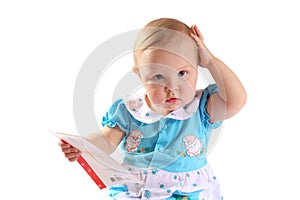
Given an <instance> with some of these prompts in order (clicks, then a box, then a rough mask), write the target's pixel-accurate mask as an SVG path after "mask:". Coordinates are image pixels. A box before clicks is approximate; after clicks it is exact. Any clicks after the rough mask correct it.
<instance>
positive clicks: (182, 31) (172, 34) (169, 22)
mask: <svg viewBox="0 0 300 200" xmlns="http://www.w3.org/2000/svg"><path fill="white" fill-rule="evenodd" d="M191 33H193V31H192V29H191V28H190V27H188V26H187V25H186V24H185V23H183V22H181V21H179V20H177V19H172V18H160V19H155V20H153V21H151V22H149V23H147V24H146V25H145V26H144V28H143V29H141V31H140V33H139V35H138V37H137V39H136V41H135V46H134V60H135V62H136V61H137V58H138V56H139V55H140V54H141V53H143V52H145V51H150V52H153V51H155V50H165V51H168V52H171V53H175V54H177V55H179V56H181V57H183V58H184V59H186V60H188V61H189V62H190V63H193V64H198V61H199V56H198V48H197V46H196V44H195V42H194V40H193V39H192V38H191V37H190V34H191Z"/></svg>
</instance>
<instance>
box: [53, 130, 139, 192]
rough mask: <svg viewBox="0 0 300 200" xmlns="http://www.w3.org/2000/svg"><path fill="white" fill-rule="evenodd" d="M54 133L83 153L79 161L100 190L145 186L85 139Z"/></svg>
mask: <svg viewBox="0 0 300 200" xmlns="http://www.w3.org/2000/svg"><path fill="white" fill-rule="evenodd" d="M50 132H52V131H50ZM52 133H53V134H54V135H56V136H57V137H58V138H60V139H61V140H62V141H63V142H66V143H68V144H70V145H72V146H73V147H76V148H77V149H79V150H80V151H81V152H82V154H81V156H80V157H79V158H78V160H77V161H78V163H79V164H80V165H81V166H82V167H83V169H84V170H85V171H86V172H87V173H88V175H89V176H90V177H91V178H92V179H93V180H94V182H95V183H96V184H97V185H98V187H99V188H100V189H103V188H106V187H109V186H112V185H121V184H126V183H139V184H144V183H143V182H142V181H141V180H139V179H138V178H137V177H136V176H134V175H133V174H132V173H130V171H128V169H127V168H126V167H125V166H123V165H121V164H120V163H119V162H117V161H116V160H114V159H113V158H112V157H110V156H109V155H107V154H106V153H105V152H103V151H101V149H99V148H97V147H96V146H94V145H93V144H92V143H91V142H90V141H88V140H87V139H85V138H84V137H81V136H78V135H69V134H64V133H58V132H52Z"/></svg>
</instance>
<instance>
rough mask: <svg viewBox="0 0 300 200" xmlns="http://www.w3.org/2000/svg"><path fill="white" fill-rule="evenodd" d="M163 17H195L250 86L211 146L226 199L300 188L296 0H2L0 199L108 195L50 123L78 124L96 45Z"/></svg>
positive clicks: (287, 193) (294, 193) (288, 195)
mask: <svg viewBox="0 0 300 200" xmlns="http://www.w3.org/2000/svg"><path fill="white" fill-rule="evenodd" d="M160 17H172V18H177V19H179V20H181V21H183V22H185V23H187V24H188V25H192V24H197V25H198V26H199V27H200V29H201V30H202V33H203V35H204V37H205V41H206V45H207V46H208V47H209V49H210V50H211V51H212V52H213V53H214V54H215V55H216V56H217V57H219V58H220V59H222V60H223V61H224V62H225V63H226V64H227V65H228V66H229V67H230V68H231V69H232V70H233V71H234V72H235V73H236V74H237V75H238V76H239V77H240V79H241V80H242V82H243V83H244V86H245V88H246V90H247V92H248V102H247V104H246V106H245V107H244V109H243V110H242V111H241V112H240V113H239V114H238V115H236V116H235V117H234V118H231V119H229V120H227V122H226V123H225V127H224V131H223V133H222V136H221V139H220V140H219V142H218V144H217V147H216V148H215V149H214V151H213V152H212V153H211V154H210V155H209V158H208V159H209V162H210V164H211V166H212V167H213V169H214V171H215V173H216V174H217V177H218V179H219V181H220V183H221V186H222V190H223V193H224V197H225V199H228V200H240V199H243V200H247V199H249V200H250V199H299V196H300V195H299V193H298V189H299V188H298V185H299V184H298V181H299V179H300V173H299V171H298V170H299V169H300V164H299V155H298V154H299V153H300V148H299V146H300V145H299V140H298V138H299V134H300V131H299V127H298V124H299V122H298V119H299V117H298V114H299V111H300V110H299V100H300V99H299V95H297V93H298V91H299V89H298V86H299V84H300V83H299V76H298V73H297V72H298V71H299V69H298V68H299V67H300V61H299V45H300V39H299V35H300V30H299V20H298V19H299V18H300V14H299V7H298V3H297V1H296V0H294V1H292V0H285V1H283V0H282V1H278V0H272V1H271V0H270V1H262V0H252V1H238V0H228V1H223V0H212V1H204V0H203V1H196V0H191V1H176V0H172V1H171V0H164V1H161V0H152V1H138V0H131V1H121V0H120V1H105V3H104V1H102V2H101V1H80V2H79V1H49V2H46V1H45V2H44V1H13V0H12V1H5V2H4V1H1V3H0V27H1V28H0V29H1V30H0V36H1V37H0V92H1V97H0V99H1V104H0V117H1V126H0V128H1V130H0V133H1V136H2V137H1V144H0V150H1V165H0V166H1V170H0V188H1V189H0V190H1V192H0V199H32V200H35V199H72V198H73V199H106V197H105V195H104V193H103V192H102V191H100V190H99V189H98V188H97V187H96V185H95V184H94V183H93V182H92V180H91V179H90V178H89V177H88V176H87V175H86V174H85V172H84V171H83V169H81V167H80V166H79V165H77V164H76V163H70V162H68V161H67V160H66V159H65V158H64V156H63V154H62V153H61V152H60V149H59V147H58V145H57V142H58V141H57V138H55V137H54V136H53V135H51V134H50V133H48V130H49V129H50V130H55V131H63V132H68V133H75V130H76V129H75V125H74V122H73V111H72V104H73V96H72V95H73V89H74V83H75V81H76V77H77V74H78V72H79V70H80V68H81V65H82V64H83V62H84V61H85V59H86V58H87V57H88V55H89V54H90V53H91V52H92V51H93V50H94V49H95V48H96V47H98V46H99V45H100V44H101V43H102V42H104V41H106V40H107V39H109V38H111V37H112V36H115V35H117V34H120V33H122V32H126V31H130V30H133V29H137V28H141V27H142V26H143V25H145V24H146V23H147V22H149V21H150V20H153V19H156V18H160ZM103 56H105V55H103ZM130 65H131V64H130ZM127 67H129V68H130V67H131V66H127ZM107 86H109V84H107ZM103 88H104V89H105V87H103ZM107 90H109V88H107ZM103 92H105V91H103ZM103 101H105V100H103ZM96 114H97V113H96Z"/></svg>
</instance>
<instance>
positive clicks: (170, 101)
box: [166, 98, 180, 103]
mask: <svg viewBox="0 0 300 200" xmlns="http://www.w3.org/2000/svg"><path fill="white" fill-rule="evenodd" d="M179 101H180V99H178V98H169V99H167V100H166V102H167V103H177V102H179Z"/></svg>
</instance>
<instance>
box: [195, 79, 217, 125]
mask: <svg viewBox="0 0 300 200" xmlns="http://www.w3.org/2000/svg"><path fill="white" fill-rule="evenodd" d="M217 92H218V87H217V85H216V84H211V85H209V86H207V87H206V88H205V89H204V90H203V92H202V95H201V98H200V102H199V111H200V117H201V120H202V123H203V124H204V126H205V128H207V129H215V128H218V127H219V126H220V125H221V124H222V121H219V122H213V123H211V122H209V120H210V115H209V114H208V113H207V111H206V108H207V103H208V99H209V97H210V96H211V95H212V94H214V93H217Z"/></svg>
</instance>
